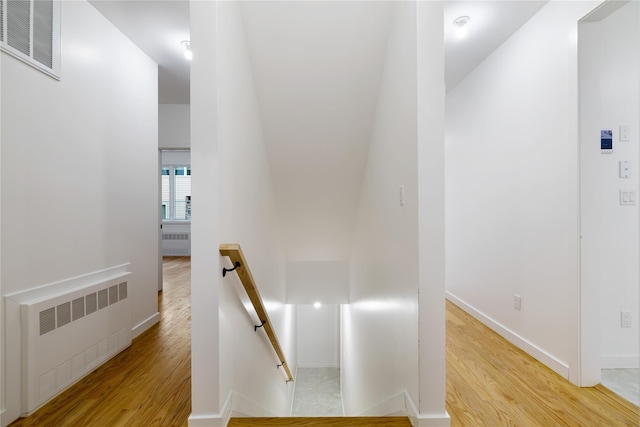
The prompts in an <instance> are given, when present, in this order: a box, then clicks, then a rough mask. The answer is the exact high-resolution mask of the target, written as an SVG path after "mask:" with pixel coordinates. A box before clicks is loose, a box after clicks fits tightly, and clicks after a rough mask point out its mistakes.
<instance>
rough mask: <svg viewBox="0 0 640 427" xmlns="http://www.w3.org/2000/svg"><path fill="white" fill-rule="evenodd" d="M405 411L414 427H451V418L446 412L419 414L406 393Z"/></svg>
mask: <svg viewBox="0 0 640 427" xmlns="http://www.w3.org/2000/svg"><path fill="white" fill-rule="evenodd" d="M404 399H405V408H406V409H405V411H406V414H407V416H408V417H409V421H410V422H411V425H412V426H413V427H450V426H451V417H450V416H449V414H448V413H447V411H445V412H444V413H443V414H419V413H418V410H417V406H416V405H415V403H414V402H413V400H412V399H411V396H409V393H407V392H405V393H404Z"/></svg>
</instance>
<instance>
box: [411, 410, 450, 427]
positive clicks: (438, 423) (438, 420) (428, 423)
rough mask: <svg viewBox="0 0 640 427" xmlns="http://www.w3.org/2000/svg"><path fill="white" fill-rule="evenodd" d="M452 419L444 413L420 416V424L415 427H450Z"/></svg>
mask: <svg viewBox="0 0 640 427" xmlns="http://www.w3.org/2000/svg"><path fill="white" fill-rule="evenodd" d="M450 426H451V417H450V416H449V414H448V413H447V411H444V414H420V415H418V424H417V425H416V426H415V427H450Z"/></svg>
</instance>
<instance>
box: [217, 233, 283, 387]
mask: <svg viewBox="0 0 640 427" xmlns="http://www.w3.org/2000/svg"><path fill="white" fill-rule="evenodd" d="M220 254H221V255H222V256H228V257H229V259H230V260H231V262H232V263H233V268H223V269H222V277H225V276H226V274H227V273H228V272H231V271H235V272H236V274H238V277H239V278H240V281H241V282H242V285H243V287H244V290H245V292H246V293H247V296H248V297H249V300H250V301H251V304H252V305H253V308H254V310H255V311H256V314H257V315H258V318H259V319H260V322H262V324H261V325H255V326H254V331H257V330H258V329H259V328H262V329H263V330H264V331H265V333H266V334H267V337H268V338H269V341H270V342H271V346H272V347H273V350H274V351H275V353H276V355H277V356H278V360H279V361H280V364H279V365H277V367H278V368H283V369H284V371H285V374H286V376H287V382H289V381H293V375H292V374H291V370H290V369H289V366H288V365H287V360H286V358H285V357H284V352H283V351H282V347H280V343H279V342H278V337H277V336H276V332H275V331H274V330H273V327H272V326H271V320H269V315H268V314H267V310H266V309H265V307H264V304H263V302H262V298H261V297H260V292H258V287H257V286H256V282H255V280H254V279H253V276H252V275H251V270H249V264H247V260H246V259H245V258H244V254H243V253H242V249H241V248H240V245H239V244H236V243H223V244H221V245H220Z"/></svg>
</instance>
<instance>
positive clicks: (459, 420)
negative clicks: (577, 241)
mask: <svg viewBox="0 0 640 427" xmlns="http://www.w3.org/2000/svg"><path fill="white" fill-rule="evenodd" d="M164 278H165V287H164V291H163V292H162V293H160V295H159V307H160V313H161V321H160V324H159V325H156V326H154V327H152V328H151V329H150V330H148V331H146V332H145V333H144V334H142V335H141V336H140V337H138V338H136V339H135V340H134V342H133V344H132V345H131V347H130V348H128V349H127V350H125V351H124V352H122V353H121V354H119V355H118V356H116V357H115V358H113V359H112V360H110V361H109V362H107V363H106V364H104V365H103V366H102V367H100V368H99V369H98V370H97V371H95V372H93V373H92V374H90V375H88V376H87V377H85V378H84V379H83V380H81V381H80V382H78V383H77V384H76V385H74V386H73V387H71V388H70V389H69V390H67V391H66V392H65V393H63V394H61V395H60V396H58V397H57V398H55V399H54V400H52V401H51V402H50V403H48V404H47V405H45V406H44V407H42V408H41V409H40V410H39V411H37V412H36V413H35V414H34V415H32V416H31V417H29V418H25V419H21V420H18V421H16V422H14V423H13V424H12V425H11V426H12V427H16V426H47V427H49V426H51V427H63V426H69V427H71V426H73V427H75V426H82V427H94V426H95V427H102V426H104V427H117V426H136V427H137V426H141V427H142V426H144V427H146V426H176V427H186V426H187V418H188V416H189V414H190V412H191V403H190V400H191V389H190V386H191V384H190V383H191V366H190V364H191V357H190V326H189V324H190V306H189V304H190V261H189V258H165V263H164ZM447 411H448V412H449V414H450V415H451V418H452V422H451V425H452V427H475V426H487V427H502V426H521V427H555V426H576V427H578V426H579V427H615V426H638V425H639V422H638V421H639V419H638V407H636V406H633V405H631V404H629V403H627V402H626V401H625V400H623V399H621V398H619V397H618V396H617V395H615V394H613V393H612V392H610V391H608V390H606V389H604V388H603V387H595V388H586V389H580V388H578V387H575V386H573V385H571V384H570V383H569V382H567V381H566V380H564V379H563V378H560V377H559V376H558V375H556V374H555V373H554V372H552V371H551V370H549V369H548V368H546V367H544V366H543V365H541V364H540V363H538V362H536V361H535V360H534V359H532V358H531V357H529V356H528V355H526V354H525V353H524V352H522V351H520V350H518V349H517V348H515V347H514V346H512V345H511V344H509V343H508V342H507V341H505V340H504V339H502V338H501V337H500V336H498V335H497V334H495V333H494V332H492V331H491V330H489V329H488V328H486V327H485V326H484V325H482V324H480V323H479V322H478V321H476V320H475V319H473V318H471V317H470V316H469V315H467V314H466V313H464V312H463V311H462V310H460V309H458V308H457V307H456V306H454V305H453V304H451V303H449V302H447ZM247 421H249V422H252V423H253V424H245V425H246V426H249V425H250V426H258V425H265V426H266V425H298V426H303V425H318V424H317V423H316V424H313V422H314V420H310V419H306V420H304V419H299V418H294V419H291V420H290V421H292V422H293V424H286V423H285V422H284V421H283V420H270V421H268V420H257V419H254V420H247ZM259 421H262V423H259ZM365 421H366V420H365ZM387 421H391V420H387ZM398 421H401V420H398ZM274 423H275V424H274ZM305 423H306V424H305ZM405 424H406V423H405ZM333 425H335V426H338V425H343V426H350V425H356V424H355V420H353V419H351V420H350V419H341V420H337V421H336V423H335V424H333ZM359 425H376V424H374V422H373V421H369V424H359Z"/></svg>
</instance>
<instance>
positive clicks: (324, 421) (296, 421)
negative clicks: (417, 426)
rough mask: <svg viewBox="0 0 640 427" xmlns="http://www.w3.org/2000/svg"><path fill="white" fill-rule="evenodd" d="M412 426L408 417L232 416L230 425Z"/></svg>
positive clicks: (311, 426) (257, 426)
mask: <svg viewBox="0 0 640 427" xmlns="http://www.w3.org/2000/svg"><path fill="white" fill-rule="evenodd" d="M262 426H294V427H322V426H325V427H351V426H375V427H411V422H410V421H409V418H407V417H376V418H373V417H317V418H299V417H289V418H232V419H231V421H230V422H229V425H228V427H262Z"/></svg>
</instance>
